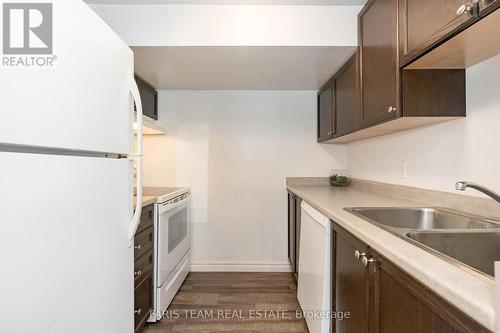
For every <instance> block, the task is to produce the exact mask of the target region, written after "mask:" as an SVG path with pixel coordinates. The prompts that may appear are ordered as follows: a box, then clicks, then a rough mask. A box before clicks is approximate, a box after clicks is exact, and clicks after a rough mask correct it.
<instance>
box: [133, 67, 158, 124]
mask: <svg viewBox="0 0 500 333" xmlns="http://www.w3.org/2000/svg"><path fill="white" fill-rule="evenodd" d="M135 78H136V81H137V86H138V87H139V93H140V94H141V100H142V112H143V113H144V115H145V116H147V117H149V118H151V119H154V120H158V92H157V91H156V89H155V88H153V87H152V86H150V85H149V84H148V83H146V82H145V81H143V80H141V79H140V78H138V77H137V76H136V77H135Z"/></svg>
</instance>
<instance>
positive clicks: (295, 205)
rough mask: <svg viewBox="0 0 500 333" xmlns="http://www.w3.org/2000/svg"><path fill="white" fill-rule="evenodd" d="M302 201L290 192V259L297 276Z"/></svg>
mask: <svg viewBox="0 0 500 333" xmlns="http://www.w3.org/2000/svg"><path fill="white" fill-rule="evenodd" d="M301 202H302V199H301V198H299V197H298V196H296V195H295V194H293V193H292V192H288V260H289V261H290V265H291V269H292V272H293V273H294V274H295V278H297V273H298V271H299V245H300V215H301V209H300V204H301Z"/></svg>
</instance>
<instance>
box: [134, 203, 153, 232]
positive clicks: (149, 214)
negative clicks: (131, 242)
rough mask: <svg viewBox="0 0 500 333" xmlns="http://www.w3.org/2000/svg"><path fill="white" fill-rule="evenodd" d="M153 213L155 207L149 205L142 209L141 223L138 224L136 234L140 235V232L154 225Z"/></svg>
mask: <svg viewBox="0 0 500 333" xmlns="http://www.w3.org/2000/svg"><path fill="white" fill-rule="evenodd" d="M154 211H155V205H154V204H151V205H148V206H146V207H143V208H142V212H141V222H140V223H139V226H138V227H137V232H136V234H138V233H140V232H141V231H143V230H145V229H147V228H149V227H151V226H152V225H153V223H154Z"/></svg>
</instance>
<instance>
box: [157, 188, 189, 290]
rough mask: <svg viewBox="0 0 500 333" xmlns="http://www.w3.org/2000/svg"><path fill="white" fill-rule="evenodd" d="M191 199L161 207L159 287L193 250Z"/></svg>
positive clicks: (176, 200)
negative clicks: (191, 249) (190, 250)
mask: <svg viewBox="0 0 500 333" xmlns="http://www.w3.org/2000/svg"><path fill="white" fill-rule="evenodd" d="M189 202H190V197H189V196H187V197H186V198H184V199H179V198H175V199H172V200H169V201H167V202H166V203H164V204H161V205H159V212H158V214H159V216H158V217H159V218H158V243H157V245H158V247H157V251H158V252H157V254H158V255H157V258H156V259H157V262H156V267H157V268H158V269H157V274H158V276H157V279H158V280H157V286H158V287H160V286H162V285H163V283H165V281H166V280H167V278H168V277H169V276H170V274H171V273H172V272H173V270H174V269H175V267H176V266H177V265H178V264H179V262H180V261H181V259H182V258H183V257H184V256H185V255H186V253H187V252H188V251H189V249H190V248H191V223H190V210H189Z"/></svg>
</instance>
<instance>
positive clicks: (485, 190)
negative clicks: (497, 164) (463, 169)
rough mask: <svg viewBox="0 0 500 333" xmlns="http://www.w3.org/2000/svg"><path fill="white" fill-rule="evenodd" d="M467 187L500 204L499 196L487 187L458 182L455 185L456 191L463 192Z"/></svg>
mask: <svg viewBox="0 0 500 333" xmlns="http://www.w3.org/2000/svg"><path fill="white" fill-rule="evenodd" d="M469 187H470V188H473V189H475V190H477V191H479V192H482V193H484V194H486V195H487V196H489V197H490V198H492V199H493V200H495V201H496V202H498V203H500V195H499V194H498V193H496V192H495V191H493V190H490V189H489V188H487V187H484V186H482V185H479V184H475V183H471V182H458V183H456V184H455V188H456V189H457V191H465V190H466V189H467V188H469Z"/></svg>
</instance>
